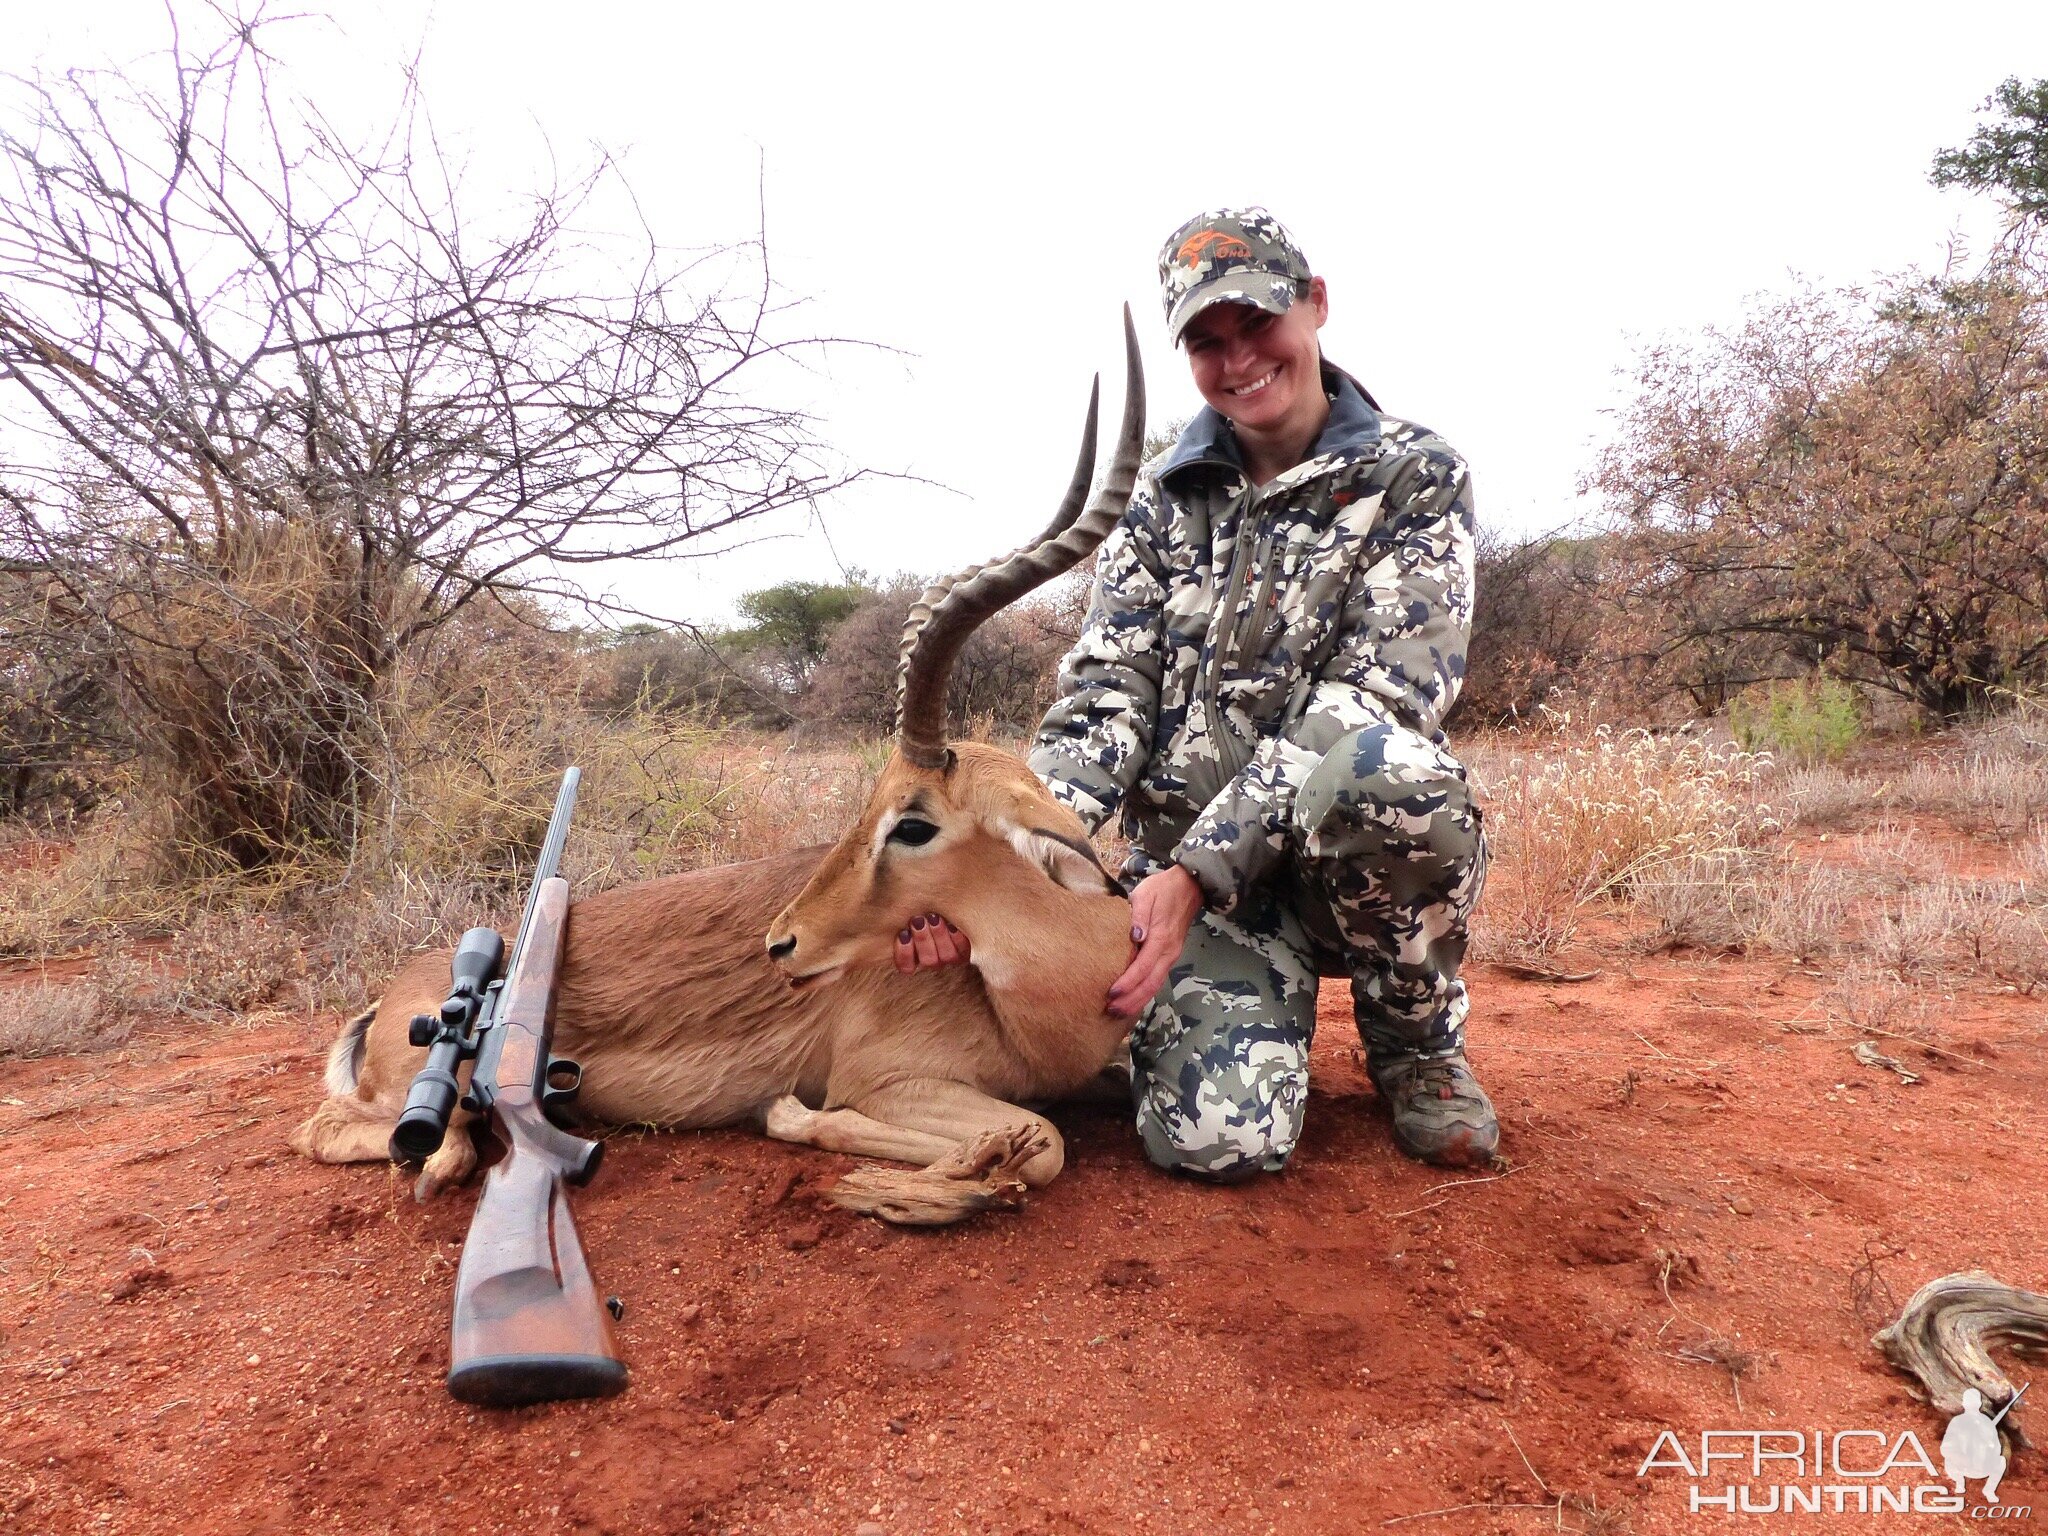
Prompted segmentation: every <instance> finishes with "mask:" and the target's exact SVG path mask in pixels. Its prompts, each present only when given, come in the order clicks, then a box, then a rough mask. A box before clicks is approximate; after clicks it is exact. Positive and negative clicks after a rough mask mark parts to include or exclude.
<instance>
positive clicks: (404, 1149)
mask: <svg viewBox="0 0 2048 1536" xmlns="http://www.w3.org/2000/svg"><path fill="white" fill-rule="evenodd" d="M504 959H505V941H504V940H503V939H501V938H499V937H498V931H497V929H495V928H472V929H470V930H469V931H468V932H467V933H465V934H464V935H463V936H462V938H461V940H460V941H459V942H458V943H457V944H456V946H455V958H454V959H453V960H451V961H450V962H449V963H448V973H449V989H448V997H447V1000H446V1001H444V1002H443V1003H442V1004H441V1012H440V1016H439V1017H438V1018H436V1017H435V1016H434V1015H432V1014H426V1013H423V1014H420V1015H418V1016H417V1017H415V1018H414V1019H413V1021H412V1029H411V1033H410V1036H409V1038H410V1039H411V1041H412V1043H413V1044H414V1045H424V1046H426V1047H427V1064H426V1065H425V1066H424V1067H422V1068H420V1070H419V1075H418V1076H416V1077H415V1078H413V1080H412V1091H411V1092H409V1093H407V1094H406V1096H405V1109H404V1110H403V1111H402V1112H401V1113H400V1114H399V1117H398V1124H397V1125H396V1126H395V1127H393V1128H392V1132H391V1155H392V1156H393V1157H394V1158H396V1159H398V1160H399V1161H401V1162H409V1163H417V1162H422V1161H424V1160H425V1159H426V1158H428V1157H431V1156H432V1155H433V1154H434V1153H435V1152H438V1151H439V1150H440V1148H441V1142H442V1140H443V1139H444V1138H445V1137H446V1136H447V1134H448V1117H449V1115H451V1114H453V1113H454V1111H455V1105H456V1101H457V1100H458V1099H460V1098H461V1096H462V1085H461V1084H460V1083H459V1082H457V1081H456V1077H455V1073H456V1069H457V1068H459V1067H460V1066H461V1065H462V1063H463V1062H464V1061H465V1060H467V1059H468V1058H469V1057H471V1056H474V1055H475V1054H476V1036H477V1031H476V1025H477V1021H478V1016H479V1015H480V1014H481V1013H482V1012H483V1008H484V1001H485V996H486V994H487V993H488V992H489V990H490V985H491V983H492V981H494V980H495V979H496V978H497V974H498V967H499V965H500V964H502V963H503V961H504Z"/></svg>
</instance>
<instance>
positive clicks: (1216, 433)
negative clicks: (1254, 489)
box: [1157, 363, 1383, 484]
mask: <svg viewBox="0 0 2048 1536" xmlns="http://www.w3.org/2000/svg"><path fill="white" fill-rule="evenodd" d="M1323 393H1324V394H1326V395H1327V396H1329V400H1330V419H1329V420H1328V421H1326V422H1324V423H1323V430H1322V433H1321V434H1320V435H1319V436H1318V437H1317V438H1316V442H1315V447H1314V448H1313V449H1311V450H1310V452H1309V456H1308V458H1307V459H1306V460H1304V461H1303V463H1302V464H1300V465H1297V466H1296V467H1295V469H1294V470H1292V471H1289V475H1290V477H1295V476H1297V475H1298V472H1299V471H1300V470H1301V469H1303V468H1305V467H1306V466H1307V465H1308V464H1311V463H1313V464H1316V465H1317V466H1318V468H1333V467H1335V465H1337V464H1341V463H1348V462H1351V461H1353V460H1356V459H1363V458H1368V457H1370V456H1372V455H1373V454H1374V453H1375V452H1376V451H1377V449H1378V447H1379V443H1380V439H1381V437H1382V435H1383V433H1382V429H1381V427H1380V418H1379V412H1377V411H1376V410H1374V409H1373V407H1372V405H1371V404H1369V403H1368V397H1367V395H1366V394H1365V392H1364V391H1363V390H1361V389H1360V388H1359V387H1358V383H1357V381H1356V380H1355V379H1353V378H1352V377H1351V375H1350V374H1348V373H1346V372H1344V370H1343V369H1341V368H1333V367H1332V366H1331V365H1330V364H1328V363H1324V364H1323ZM1323 460H1329V461H1330V462H1329V463H1327V464H1326V463H1322V462H1321V461H1323ZM1197 465H1207V466H1209V467H1212V468H1217V469H1223V470H1226V471H1228V472H1230V473H1232V474H1236V475H1242V474H1243V473H1244V461H1243V459H1242V458H1241V457H1239V455H1238V451H1237V435H1236V434H1235V433H1234V432H1232V431H1231V428H1230V422H1229V420H1228V419H1227V418H1225V417H1224V416H1223V414H1222V413H1221V412H1219V411H1217V410H1216V409H1215V408H1214V407H1213V406H1207V405H1205V406H1203V407H1202V408H1201V410H1199V411H1197V412H1196V413H1195V419H1194V420H1193V421H1190V422H1189V423H1188V424H1187V429H1186V430H1185V431H1184V432H1182V433H1181V435H1180V440H1179V441H1178V442H1176V443H1175V444H1174V445H1173V450H1172V452H1170V453H1169V454H1167V456H1166V462H1165V463H1163V464H1161V465H1160V466H1159V471H1158V475H1157V478H1158V480H1159V481H1160V482H1161V483H1162V484H1163V483H1164V482H1166V481H1168V480H1170V479H1172V478H1173V477H1174V476H1176V475H1178V474H1180V473H1181V472H1182V471H1183V470H1189V469H1193V468H1194V467H1196V466H1197Z"/></svg>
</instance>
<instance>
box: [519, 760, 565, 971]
mask: <svg viewBox="0 0 2048 1536" xmlns="http://www.w3.org/2000/svg"><path fill="white" fill-rule="evenodd" d="M582 782H583V770H582V769H581V768H571V769H569V770H568V771H567V772H566V773H564V774H563V775H562V787H561V788H560V789H559V790H557V791H556V793H555V813H554V815H552V816H550V817H549V818H548V835H547V836H546V837H544V838H543V839H541V845H540V859H539V861H538V862H537V863H536V864H535V865H534V866H533V884H532V885H530V886H529V887H527V891H526V911H525V913H524V914H523V915H522V916H521V917H520V919H519V932H518V933H517V934H516V935H515V936H514V938H513V941H512V952H511V955H510V956H509V958H508V961H507V965H506V970H507V973H508V974H509V973H510V970H511V965H512V964H513V963H515V962H516V961H517V960H518V958H519V951H520V949H521V948H523V947H524V946H525V944H526V931H527V930H528V929H529V928H531V927H532V926H533V909H534V906H535V904H536V903H538V902H539V900H540V888H541V886H542V885H543V884H544V883H546V882H547V881H549V880H552V879H553V878H554V876H555V871H556V870H557V869H558V868H560V867H561V863H562V846H563V845H564V844H565V843H567V842H568V841H569V818H570V817H571V816H573V815H575V813H576V790H577V786H579V785H580V784H581V783H582Z"/></svg>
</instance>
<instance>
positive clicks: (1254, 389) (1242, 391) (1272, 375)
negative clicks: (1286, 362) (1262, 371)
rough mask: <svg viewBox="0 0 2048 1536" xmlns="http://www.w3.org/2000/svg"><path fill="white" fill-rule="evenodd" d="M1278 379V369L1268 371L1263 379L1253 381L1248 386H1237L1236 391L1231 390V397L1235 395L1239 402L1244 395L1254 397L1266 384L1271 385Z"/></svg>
mask: <svg viewBox="0 0 2048 1536" xmlns="http://www.w3.org/2000/svg"><path fill="white" fill-rule="evenodd" d="M1279 377H1280V370H1279V369H1278V368H1273V369H1269V370H1268V371H1267V373H1266V376H1265V377H1264V378H1262V379H1253V380H1252V381H1251V383H1249V384H1242V385H1239V386H1238V387H1237V388H1236V389H1233V390H1232V391H1231V393H1232V394H1233V395H1236V396H1237V397H1238V398H1239V399H1240V400H1242V399H1243V398H1244V397H1245V396H1246V395H1256V394H1257V393H1258V392H1259V391H1260V390H1262V389H1264V388H1265V387H1266V386H1267V385H1268V384H1270V383H1272V382H1273V381H1274V380H1275V379H1277V378H1279Z"/></svg>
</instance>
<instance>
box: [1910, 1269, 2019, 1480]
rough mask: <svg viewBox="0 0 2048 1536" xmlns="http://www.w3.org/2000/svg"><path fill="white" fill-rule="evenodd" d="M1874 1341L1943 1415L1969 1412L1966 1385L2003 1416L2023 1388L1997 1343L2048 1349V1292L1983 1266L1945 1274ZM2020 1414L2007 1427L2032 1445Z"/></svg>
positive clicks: (1921, 1291)
mask: <svg viewBox="0 0 2048 1536" xmlns="http://www.w3.org/2000/svg"><path fill="white" fill-rule="evenodd" d="M1870 1342H1871V1343H1873V1344H1875V1345H1876V1346H1877V1347H1878V1348H1879V1349H1880V1350H1882V1351H1883V1352H1884V1356H1885V1358H1886V1359H1887V1360H1889V1361H1891V1363H1892V1364H1893V1365H1895V1366H1897V1367H1898V1368H1899V1369H1900V1370H1902V1371H1904V1372H1905V1373H1906V1374H1907V1375H1908V1376H1911V1377H1912V1378H1913V1379H1914V1380H1915V1381H1917V1382H1919V1384H1920V1387H1921V1390H1922V1395H1923V1396H1924V1397H1926V1399H1927V1401H1928V1402H1930V1403H1932V1404H1933V1405H1934V1407H1935V1408H1937V1409H1939V1410H1940V1411H1941V1412H1943V1413H1948V1414H1955V1413H1960V1412H1962V1408H1963V1392H1964V1389H1965V1388H1968V1387H1975V1388H1976V1389H1977V1390H1978V1391H1979V1392H1981V1393H1982V1394H1983V1395H1984V1411H1985V1412H1986V1413H1990V1414H1996V1413H1997V1412H1998V1411H1999V1410H2000V1409H2002V1408H2004V1407H2005V1405H2006V1404H2008V1403H2010V1402H2011V1401H2012V1400H2013V1397H2014V1395H2015V1394H2016V1393H2017V1392H2018V1390H2019V1389H2018V1388H2017V1387H2015V1386H2014V1385H2013V1384H2012V1381H2011V1379H2010V1378H2009V1377H2007V1375H2006V1374H2005V1372H2003V1371H2001V1370H2000V1369H1999V1368H1998V1364H1997V1362H1996V1361H1994V1360H1993V1359H1992V1358H1991V1352H1990V1346H1991V1345H1994V1344H1998V1345H2004V1346H2005V1347H2007V1348H2010V1349H2014V1350H2018V1351H2021V1352H2025V1351H2030V1350H2037V1349H2048V1296H2042V1295H2040V1294H2039V1293H2037V1292H2034V1291H2023V1290H2020V1289H2019V1288H2018V1287H2016V1286H2011V1285H2006V1284H2005V1283H2004V1282H2002V1281H2000V1280H1998V1279H1997V1278H1995V1277H1994V1276H1991V1275H1987V1274H1985V1273H1984V1271H1982V1270H1981V1269H1973V1270H1966V1271H1964V1272H1963V1273H1961V1274H1955V1275H1943V1276H1941V1277H1940V1278H1938V1279H1935V1280H1930V1281H1928V1282H1927V1283H1926V1284H1925V1285H1923V1286H1921V1287H1920V1289H1919V1290H1917V1291H1915V1292H1914V1293H1913V1299H1912V1300H1911V1301H1909V1302H1907V1303H1906V1309H1905V1311H1903V1312H1901V1313H1900V1314H1899V1320H1898V1321H1897V1322H1895V1323H1893V1324H1892V1325H1891V1326H1890V1327H1889V1328H1886V1329H1883V1330H1882V1331H1880V1332H1879V1333H1878V1334H1877V1336H1876V1337H1874V1338H1873V1339H1872V1340H1871V1341H1870ZM2017 1417H2018V1416H2017V1415H2013V1416H2011V1417H2008V1418H2007V1419H2006V1420H2005V1421H2004V1422H2003V1423H2002V1424H2001V1425H2000V1426H1999V1428H2000V1429H2002V1430H2004V1431H2005V1432H2006V1433H2007V1434H2008V1435H2009V1436H2010V1437H2011V1439H2012V1443H2013V1444H2015V1445H2019V1446H2025V1445H2026V1444H2027V1443H2028V1442H2027V1437H2026V1436H2025V1435H2023V1434H2022V1433H2021V1432H2020V1427H2019V1424H2018V1423H2017Z"/></svg>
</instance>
